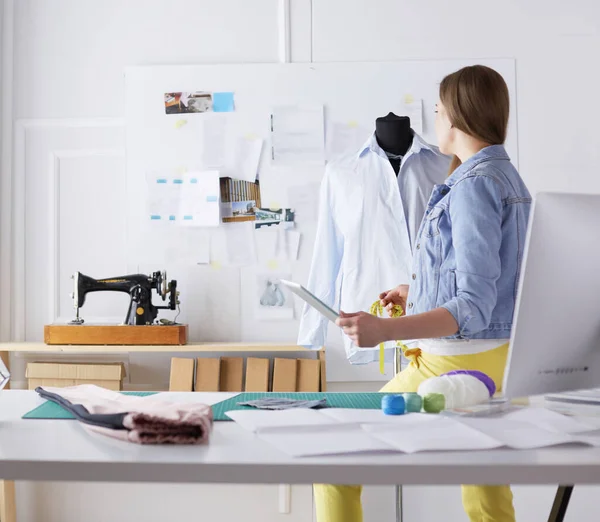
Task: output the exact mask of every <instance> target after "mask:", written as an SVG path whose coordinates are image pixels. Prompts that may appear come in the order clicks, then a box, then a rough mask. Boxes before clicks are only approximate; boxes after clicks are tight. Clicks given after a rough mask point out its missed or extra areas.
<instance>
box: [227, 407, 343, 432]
mask: <svg viewBox="0 0 600 522" xmlns="http://www.w3.org/2000/svg"><path fill="white" fill-rule="evenodd" d="M225 415H227V416H228V417H229V418H230V419H232V420H233V421H235V422H236V423H238V424H239V425H240V426H241V427H242V428H244V429H246V430H248V431H252V432H254V433H267V432H273V431H278V430H280V429H282V428H293V429H296V428H302V427H308V426H327V425H330V424H337V421H336V420H335V419H332V418H330V417H327V416H326V415H323V414H322V413H321V411H320V410H313V409H309V408H293V409H289V410H233V411H227V412H225Z"/></svg>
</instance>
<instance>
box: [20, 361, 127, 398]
mask: <svg viewBox="0 0 600 522" xmlns="http://www.w3.org/2000/svg"><path fill="white" fill-rule="evenodd" d="M25 377H27V381H28V385H27V387H28V388H29V389H30V390H35V388H37V387H38V386H54V387H60V388H62V387H65V386H77V385H79V384H95V385H96V386H101V387H103V388H107V389H109V390H114V391H120V390H122V389H123V379H124V378H125V366H124V365H123V363H108V364H103V363H56V362H34V363H28V364H27V369H26V371H25Z"/></svg>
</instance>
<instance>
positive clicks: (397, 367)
mask: <svg viewBox="0 0 600 522" xmlns="http://www.w3.org/2000/svg"><path fill="white" fill-rule="evenodd" d="M401 371H402V350H401V349H400V348H399V347H398V346H396V347H395V348H394V377H395V376H396V375H398V374H399V373H400V372H401ZM394 487H395V488H396V522H402V486H399V485H397V484H396V486H394Z"/></svg>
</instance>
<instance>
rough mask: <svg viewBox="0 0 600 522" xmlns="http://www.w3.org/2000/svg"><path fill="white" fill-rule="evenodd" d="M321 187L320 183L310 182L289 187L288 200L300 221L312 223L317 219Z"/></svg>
mask: <svg viewBox="0 0 600 522" xmlns="http://www.w3.org/2000/svg"><path fill="white" fill-rule="evenodd" d="M320 187H321V185H320V184H319V183H308V184H306V185H298V186H294V187H290V188H289V190H288V201H289V202H290V207H291V208H293V209H294V212H295V214H296V219H297V220H298V222H299V223H311V222H314V221H316V220H317V217H318V214H319V190H320Z"/></svg>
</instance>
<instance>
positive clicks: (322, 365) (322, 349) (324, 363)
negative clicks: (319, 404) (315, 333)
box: [319, 346, 327, 392]
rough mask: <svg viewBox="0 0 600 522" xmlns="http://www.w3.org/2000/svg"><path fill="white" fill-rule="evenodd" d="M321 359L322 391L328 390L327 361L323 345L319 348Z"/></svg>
mask: <svg viewBox="0 0 600 522" xmlns="http://www.w3.org/2000/svg"><path fill="white" fill-rule="evenodd" d="M319 361H321V391H322V392H326V391H327V373H326V371H325V370H326V368H325V366H326V362H325V347H324V346H323V347H322V348H321V349H320V350H319Z"/></svg>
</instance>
